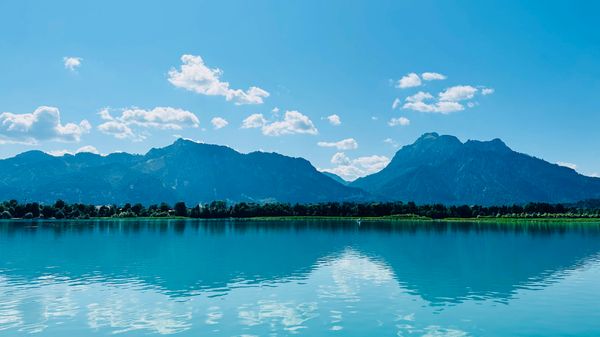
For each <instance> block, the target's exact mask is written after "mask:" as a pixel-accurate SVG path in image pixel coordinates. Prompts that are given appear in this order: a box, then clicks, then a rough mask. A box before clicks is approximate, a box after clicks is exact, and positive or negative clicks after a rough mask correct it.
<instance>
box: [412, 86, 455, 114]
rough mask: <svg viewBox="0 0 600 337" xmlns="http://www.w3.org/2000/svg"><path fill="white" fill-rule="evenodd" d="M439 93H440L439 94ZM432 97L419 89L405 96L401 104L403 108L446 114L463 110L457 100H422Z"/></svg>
mask: <svg viewBox="0 0 600 337" xmlns="http://www.w3.org/2000/svg"><path fill="white" fill-rule="evenodd" d="M440 95H441V94H440ZM432 99H434V97H433V95H431V94H430V93H428V92H423V91H419V92H418V93H416V94H414V95H412V96H408V97H406V103H404V105H403V106H402V107H403V108H404V109H410V110H415V111H420V112H436V113H442V114H448V113H451V112H455V111H460V110H464V108H465V107H464V106H463V105H462V104H460V103H458V102H449V101H438V102H424V101H428V100H432Z"/></svg>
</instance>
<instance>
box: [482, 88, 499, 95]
mask: <svg viewBox="0 0 600 337" xmlns="http://www.w3.org/2000/svg"><path fill="white" fill-rule="evenodd" d="M495 91H496V90H494V89H493V88H483V89H481V94H482V95H483V96H487V95H491V94H493V93H494V92H495Z"/></svg>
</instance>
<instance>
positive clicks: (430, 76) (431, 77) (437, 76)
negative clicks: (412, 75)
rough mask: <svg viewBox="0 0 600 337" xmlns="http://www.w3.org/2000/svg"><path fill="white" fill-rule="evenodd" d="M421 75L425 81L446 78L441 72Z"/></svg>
mask: <svg viewBox="0 0 600 337" xmlns="http://www.w3.org/2000/svg"><path fill="white" fill-rule="evenodd" d="M421 77H422V78H423V80H425V81H435V80H438V81H439V80H445V79H446V76H445V75H442V74H440V73H429V72H427V73H422V74H421Z"/></svg>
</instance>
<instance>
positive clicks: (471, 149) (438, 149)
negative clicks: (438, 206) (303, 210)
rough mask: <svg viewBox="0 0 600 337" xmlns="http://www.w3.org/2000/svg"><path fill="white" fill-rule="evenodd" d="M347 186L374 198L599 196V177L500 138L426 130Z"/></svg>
mask: <svg viewBox="0 0 600 337" xmlns="http://www.w3.org/2000/svg"><path fill="white" fill-rule="evenodd" d="M349 186H352V187H358V188H361V189H364V190H365V191H368V192H370V193H372V194H373V195H374V196H375V197H376V198H378V199H385V200H412V201H415V202H417V203H444V204H481V205H504V204H513V203H517V204H519V203H526V202H551V203H559V202H573V201H577V200H584V199H590V198H597V197H598V196H600V178H593V177H588V176H584V175H581V174H579V173H577V172H576V171H575V170H573V169H570V168H567V167H563V166H559V165H557V164H551V163H549V162H546V161H544V160H542V159H539V158H535V157H531V156H528V155H526V154H522V153H518V152H515V151H513V150H511V149H510V148H509V147H508V146H506V144H504V142H502V141H501V140H500V139H494V140H491V141H483V142H482V141H475V140H469V141H467V142H465V143H462V142H461V141H460V140H459V139H458V138H456V137H454V136H448V135H439V134H437V133H426V134H424V135H422V136H421V137H420V138H419V139H417V141H416V142H415V143H413V144H411V145H407V146H404V147H403V148H401V149H400V150H399V151H398V152H397V153H396V155H395V156H394V158H393V159H392V161H391V162H390V163H389V164H388V166H386V167H385V168H384V169H383V170H381V171H380V172H377V173H375V174H372V175H369V176H367V177H364V178H360V179H357V180H355V181H354V182H352V183H351V184H350V185H349Z"/></svg>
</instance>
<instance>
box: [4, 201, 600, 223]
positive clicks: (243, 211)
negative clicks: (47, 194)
mask: <svg viewBox="0 0 600 337" xmlns="http://www.w3.org/2000/svg"><path fill="white" fill-rule="evenodd" d="M140 217H141V218H167V217H178V218H199V219H219V218H254V219H297V218H315V219H319V218H328V219H332V218H341V219H352V218H365V219H378V218H381V219H386V220H388V219H389V220H394V219H396V220H402V219H410V220H419V219H421V220H427V219H447V220H456V219H461V220H467V219H499V218H504V219H596V218H597V219H600V200H587V201H583V202H579V203H575V204H549V203H528V204H525V205H511V206H477V205H472V206H468V205H462V206H446V205H442V204H431V205H417V204H415V203H414V202H407V203H404V202H366V203H356V202H341V203H339V202H324V203H313V204H290V203H261V204H259V203H246V202H240V203H227V202H225V201H213V202H211V203H208V204H197V205H194V206H193V207H189V206H188V205H186V204H185V203H184V202H177V203H175V204H174V205H173V206H171V205H169V204H167V203H161V204H157V205H149V206H144V205H142V204H139V203H136V204H133V205H132V204H129V203H128V204H125V205H120V206H119V205H88V204H81V203H66V202H64V201H62V200H58V201H56V202H55V203H54V204H41V203H37V202H31V203H19V202H18V201H16V200H10V201H5V202H3V203H0V218H1V219H92V218H140Z"/></svg>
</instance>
